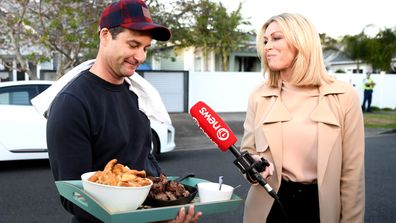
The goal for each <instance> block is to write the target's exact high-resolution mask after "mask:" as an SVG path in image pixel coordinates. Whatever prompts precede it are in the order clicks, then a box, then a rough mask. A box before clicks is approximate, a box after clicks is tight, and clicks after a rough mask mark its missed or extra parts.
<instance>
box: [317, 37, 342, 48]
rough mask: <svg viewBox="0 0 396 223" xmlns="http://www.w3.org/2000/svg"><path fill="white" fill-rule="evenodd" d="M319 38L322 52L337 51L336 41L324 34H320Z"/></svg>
mask: <svg viewBox="0 0 396 223" xmlns="http://www.w3.org/2000/svg"><path fill="white" fill-rule="evenodd" d="M319 37H320V42H321V44H322V48H323V51H327V50H332V51H339V49H338V41H337V40H336V39H334V38H332V37H330V36H328V35H326V33H320V34H319Z"/></svg>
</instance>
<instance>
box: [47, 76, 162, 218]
mask: <svg viewBox="0 0 396 223" xmlns="http://www.w3.org/2000/svg"><path fill="white" fill-rule="evenodd" d="M47 146H48V152H49V160H50V164H51V169H52V172H53V175H54V178H55V180H80V179H81V178H80V177H81V174H83V173H85V172H90V171H97V170H103V168H104V167H105V165H106V164H107V162H108V161H110V160H111V159H117V160H118V162H119V163H121V164H123V165H127V166H128V167H129V168H131V169H137V170H145V171H146V172H147V174H148V175H152V176H159V174H160V172H161V169H160V167H159V165H158V163H157V161H156V160H155V158H154V157H153V156H152V155H151V153H150V150H151V128H150V121H149V120H148V118H147V116H146V115H145V114H144V113H143V112H141V111H140V110H139V107H138V97H137V96H136V94H134V93H133V92H132V91H130V90H129V85H128V84H127V83H126V82H124V83H123V84H121V85H114V84H111V83H108V82H106V81H104V80H103V79H101V78H99V77H98V76H96V75H94V74H93V73H91V72H89V71H88V70H87V71H83V72H82V73H81V74H80V75H79V76H78V77H77V78H76V79H75V80H73V81H72V82H70V83H69V84H68V85H67V86H66V87H65V88H64V89H63V90H62V91H61V92H60V93H59V94H58V95H57V96H56V98H55V99H54V101H53V103H52V105H51V108H50V111H49V113H48V122H47ZM62 203H63V205H64V207H65V208H66V209H67V210H68V211H69V212H71V213H72V214H74V215H76V217H77V218H78V219H79V220H80V221H77V222H89V221H83V220H82V219H81V218H89V219H91V218H92V216H90V215H88V214H87V213H86V212H84V211H83V210H81V209H79V208H78V207H77V206H75V205H73V204H72V203H71V202H68V201H67V200H65V199H62ZM74 220H76V219H74ZM92 220H93V219H92Z"/></svg>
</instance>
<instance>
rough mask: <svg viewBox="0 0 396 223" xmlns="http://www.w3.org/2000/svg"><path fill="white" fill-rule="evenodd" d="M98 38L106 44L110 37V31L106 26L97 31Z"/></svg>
mask: <svg viewBox="0 0 396 223" xmlns="http://www.w3.org/2000/svg"><path fill="white" fill-rule="evenodd" d="M99 39H100V42H101V43H103V44H106V42H108V41H109V40H111V39H112V37H111V33H110V31H109V29H108V28H103V29H101V30H100V31H99Z"/></svg>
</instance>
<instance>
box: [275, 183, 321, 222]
mask: <svg viewBox="0 0 396 223" xmlns="http://www.w3.org/2000/svg"><path fill="white" fill-rule="evenodd" d="M278 197H279V200H280V202H281V204H282V206H283V208H284V210H285V213H286V216H287V219H288V223H293V222H295V223H301V222H304V223H319V222H320V217H319V195H318V185H317V184H308V185H307V184H301V183H295V182H288V181H285V180H282V183H281V186H280V188H279V192H278ZM282 222H286V221H285V217H284V213H283V212H282V209H281V208H280V206H279V204H278V203H277V202H276V201H275V202H274V205H273V206H272V208H271V211H270V213H269V215H268V217H267V223H282Z"/></svg>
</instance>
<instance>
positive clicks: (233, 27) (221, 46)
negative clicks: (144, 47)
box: [149, 0, 250, 70]
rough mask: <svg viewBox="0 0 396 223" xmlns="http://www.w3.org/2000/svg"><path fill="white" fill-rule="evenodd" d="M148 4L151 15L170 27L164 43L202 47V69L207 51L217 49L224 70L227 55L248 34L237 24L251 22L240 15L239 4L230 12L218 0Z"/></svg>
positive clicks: (241, 42) (177, 46) (215, 50)
mask: <svg viewBox="0 0 396 223" xmlns="http://www.w3.org/2000/svg"><path fill="white" fill-rule="evenodd" d="M149 4H150V5H149V6H150V9H151V11H152V15H153V19H154V20H155V21H157V22H160V23H161V24H166V25H167V26H168V27H169V28H170V29H171V30H172V39H171V40H170V42H168V43H165V44H166V46H169V45H172V46H173V47H175V48H176V49H182V48H186V47H195V49H197V50H200V51H202V55H203V62H204V70H208V56H209V53H210V52H215V53H217V54H218V55H219V56H220V58H221V62H222V68H223V70H228V58H229V55H230V54H231V52H232V51H234V50H236V49H237V48H238V47H240V46H241V45H242V44H243V43H244V42H245V41H246V40H248V38H249V32H246V31H243V30H241V29H240V28H239V27H240V26H241V25H249V24H250V23H249V22H248V21H246V20H244V18H242V15H241V8H242V5H241V4H240V5H239V7H238V9H237V10H235V11H232V12H230V13H228V12H227V10H226V8H225V7H224V6H223V5H222V4H221V3H215V2H212V1H210V0H176V1H171V2H169V3H168V4H166V5H165V4H159V3H158V1H157V0H151V1H150V2H149ZM159 46H161V45H159ZM162 46H164V45H162Z"/></svg>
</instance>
